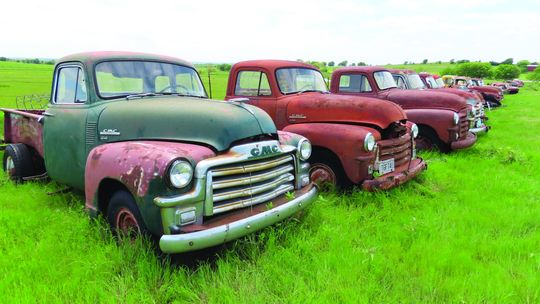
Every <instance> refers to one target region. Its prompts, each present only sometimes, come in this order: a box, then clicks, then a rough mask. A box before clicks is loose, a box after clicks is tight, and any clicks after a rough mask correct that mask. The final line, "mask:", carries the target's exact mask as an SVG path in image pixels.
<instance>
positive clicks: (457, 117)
mask: <svg viewBox="0 0 540 304" xmlns="http://www.w3.org/2000/svg"><path fill="white" fill-rule="evenodd" d="M458 123H459V115H458V113H456V112H454V124H455V125H457V124H458Z"/></svg>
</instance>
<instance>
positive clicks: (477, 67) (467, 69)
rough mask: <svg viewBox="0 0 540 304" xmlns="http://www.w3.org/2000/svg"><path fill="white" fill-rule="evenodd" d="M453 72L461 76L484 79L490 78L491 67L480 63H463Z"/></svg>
mask: <svg viewBox="0 0 540 304" xmlns="http://www.w3.org/2000/svg"><path fill="white" fill-rule="evenodd" d="M455 72H456V74H459V75H462V76H468V77H477V78H486V77H489V76H491V65H490V64H489V63H482V62H465V63H461V64H458V65H457V66H456V67H455Z"/></svg>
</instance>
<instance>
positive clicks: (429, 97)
mask: <svg viewBox="0 0 540 304" xmlns="http://www.w3.org/2000/svg"><path fill="white" fill-rule="evenodd" d="M330 91H331V92H332V93H335V94H341V95H346V96H364V97H374V98H378V99H381V100H387V101H391V102H393V103H396V104H397V105H399V106H401V107H402V108H403V109H404V111H405V113H407V117H408V119H409V120H411V121H413V122H415V123H416V124H417V125H418V129H419V135H418V137H417V138H416V143H417V146H418V147H419V148H423V149H432V148H437V149H439V150H441V151H444V152H446V151H450V150H458V149H464V148H468V147H470V146H472V145H473V144H474V143H475V142H476V135H475V134H474V133H472V132H470V131H469V127H470V125H469V116H470V113H469V112H470V110H469V107H468V106H467V103H466V101H465V100H464V99H463V98H462V97H460V96H456V95H453V94H448V93H437V92H431V91H422V90H415V91H407V90H401V89H398V88H397V84H396V82H395V80H394V78H393V77H392V74H391V73H390V72H389V70H388V69H385V68H383V67H377V66H370V67H365V66H364V67H345V68H339V69H336V70H335V71H334V72H333V73H332V80H331V86H330Z"/></svg>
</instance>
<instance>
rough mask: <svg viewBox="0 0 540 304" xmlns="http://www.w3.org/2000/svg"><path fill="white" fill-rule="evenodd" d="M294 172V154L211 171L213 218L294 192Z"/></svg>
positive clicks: (209, 173) (210, 194)
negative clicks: (218, 214) (215, 215)
mask: <svg viewBox="0 0 540 304" xmlns="http://www.w3.org/2000/svg"><path fill="white" fill-rule="evenodd" d="M294 169H295V168H294V158H293V156H292V155H290V154H287V155H281V156H278V157H274V158H266V159H259V160H254V161H248V162H245V163H241V164H233V165H226V166H221V167H216V168H211V169H210V170H209V172H208V175H209V180H211V181H212V182H211V189H210V190H211V193H209V196H210V197H211V198H212V202H213V214H216V213H221V212H226V211H229V210H233V209H237V208H243V207H247V206H251V205H256V204H260V203H264V202H269V201H271V200H272V199H274V198H276V197H277V196H280V195H282V194H284V193H286V192H288V191H293V190H294Z"/></svg>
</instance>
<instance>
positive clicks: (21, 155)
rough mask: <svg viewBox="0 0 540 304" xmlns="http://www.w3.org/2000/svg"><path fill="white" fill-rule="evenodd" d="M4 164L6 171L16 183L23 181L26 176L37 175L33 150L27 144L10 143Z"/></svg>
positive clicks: (5, 152) (5, 153)
mask: <svg viewBox="0 0 540 304" xmlns="http://www.w3.org/2000/svg"><path fill="white" fill-rule="evenodd" d="M2 164H3V166H2V168H3V169H4V172H6V173H7V175H8V176H9V178H10V179H11V180H12V181H14V182H16V183H21V182H23V181H24V180H23V178H24V177H29V176H33V175H35V168H34V161H33V156H32V152H31V150H30V148H28V146H27V145H25V144H10V145H8V146H7V147H6V150H5V151H4V159H3V163H2Z"/></svg>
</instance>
